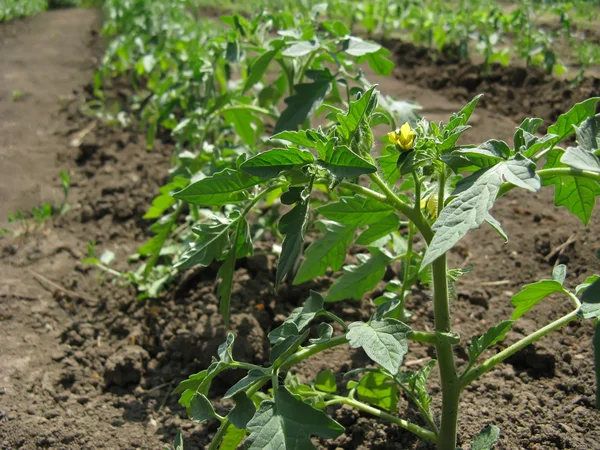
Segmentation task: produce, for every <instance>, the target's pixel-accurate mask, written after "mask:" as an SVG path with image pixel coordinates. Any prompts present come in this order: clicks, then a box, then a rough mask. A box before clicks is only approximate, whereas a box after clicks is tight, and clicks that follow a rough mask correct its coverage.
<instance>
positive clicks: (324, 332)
mask: <svg viewBox="0 0 600 450" xmlns="http://www.w3.org/2000/svg"><path fill="white" fill-rule="evenodd" d="M317 334H318V335H319V337H318V338H316V339H309V342H310V343H311V344H322V343H323V342H327V341H329V340H330V339H331V337H332V336H333V327H332V326H331V325H329V324H328V323H320V324H319V326H318V327H317Z"/></svg>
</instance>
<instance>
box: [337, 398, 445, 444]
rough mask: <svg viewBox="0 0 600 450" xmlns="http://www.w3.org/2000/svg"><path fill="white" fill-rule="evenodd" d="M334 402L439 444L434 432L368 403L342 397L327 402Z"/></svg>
mask: <svg viewBox="0 0 600 450" xmlns="http://www.w3.org/2000/svg"><path fill="white" fill-rule="evenodd" d="M334 400H335V402H334V403H341V404H343V405H348V406H352V407H353V408H356V409H358V410H360V411H364V412H366V413H368V414H371V415H373V416H376V417H379V418H380V419H384V420H387V421H388V422H391V423H393V424H396V425H398V426H399V427H400V428H404V429H405V430H407V431H410V432H411V433H413V434H416V435H417V436H419V437H420V438H421V439H423V440H425V441H427V442H430V443H432V444H435V443H436V442H437V436H436V434H435V433H434V432H433V431H430V430H426V429H425V428H423V427H421V426H419V425H417V424H415V423H412V422H409V421H407V420H404V419H400V418H399V417H396V416H393V415H391V414H388V413H386V412H385V411H382V410H380V409H378V408H375V407H373V406H371V405H367V404H366V403H363V402H360V401H358V400H355V399H353V398H348V397H340V396H334V397H333V398H332V400H331V402H327V403H328V404H333V403H332V402H333V401H334Z"/></svg>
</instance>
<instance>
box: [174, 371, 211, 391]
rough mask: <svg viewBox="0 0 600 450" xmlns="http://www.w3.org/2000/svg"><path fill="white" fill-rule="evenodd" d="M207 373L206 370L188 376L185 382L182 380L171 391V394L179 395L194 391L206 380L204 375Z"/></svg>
mask: <svg viewBox="0 0 600 450" xmlns="http://www.w3.org/2000/svg"><path fill="white" fill-rule="evenodd" d="M207 373H208V369H205V370H203V371H201V372H198V373H195V374H193V375H190V376H189V377H188V378H187V379H186V380H183V381H182V382H181V383H179V385H178V386H177V387H176V388H175V389H174V390H173V392H172V394H181V393H182V392H183V391H186V390H191V391H196V390H198V388H199V387H200V385H201V384H202V382H203V381H204V379H205V378H206V374H207Z"/></svg>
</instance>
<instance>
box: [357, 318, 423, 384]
mask: <svg viewBox="0 0 600 450" xmlns="http://www.w3.org/2000/svg"><path fill="white" fill-rule="evenodd" d="M348 328H349V331H348V333H347V334H346V337H347V338H348V341H349V343H350V347H352V348H358V347H362V349H363V350H364V351H365V353H366V354H367V355H368V356H369V358H371V359H372V360H373V361H375V362H376V363H377V364H379V365H380V366H381V367H383V368H384V369H385V370H387V371H388V372H390V373H391V374H392V375H395V374H396V373H398V370H399V369H400V366H401V365H402V361H403V359H404V355H406V352H407V351H408V336H410V335H411V333H412V330H411V329H410V328H409V327H408V326H406V325H405V324H403V323H402V322H400V321H399V320H396V319H391V318H385V319H382V320H372V321H371V322H369V323H364V322H354V323H351V324H350V326H349V327H348Z"/></svg>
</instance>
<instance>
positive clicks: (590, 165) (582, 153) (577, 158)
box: [560, 147, 600, 173]
mask: <svg viewBox="0 0 600 450" xmlns="http://www.w3.org/2000/svg"><path fill="white" fill-rule="evenodd" d="M560 162H561V163H563V164H566V165H567V166H569V167H573V168H575V169H580V170H589V171H591V172H596V173H600V161H598V157H597V156H596V155H594V154H593V153H591V152H589V151H587V150H584V149H583V148H581V147H568V148H567V150H566V151H565V153H564V154H563V156H562V158H560Z"/></svg>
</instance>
